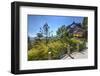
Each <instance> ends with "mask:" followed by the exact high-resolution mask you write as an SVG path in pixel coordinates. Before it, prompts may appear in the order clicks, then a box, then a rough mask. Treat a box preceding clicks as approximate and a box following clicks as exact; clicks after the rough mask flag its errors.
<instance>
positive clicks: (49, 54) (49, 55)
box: [48, 51, 51, 60]
mask: <svg viewBox="0 0 100 76" xmlns="http://www.w3.org/2000/svg"><path fill="white" fill-rule="evenodd" d="M48 60H51V52H50V51H49V52H48Z"/></svg>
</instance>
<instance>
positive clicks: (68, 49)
mask: <svg viewBox="0 0 100 76" xmlns="http://www.w3.org/2000/svg"><path fill="white" fill-rule="evenodd" d="M67 51H68V52H67V53H68V55H70V45H68V47H67Z"/></svg>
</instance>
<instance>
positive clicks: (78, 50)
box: [76, 43, 79, 52]
mask: <svg viewBox="0 0 100 76" xmlns="http://www.w3.org/2000/svg"><path fill="white" fill-rule="evenodd" d="M76 46H77V52H79V43H78V44H77V45H76Z"/></svg>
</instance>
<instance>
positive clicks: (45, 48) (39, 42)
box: [28, 18, 87, 61]
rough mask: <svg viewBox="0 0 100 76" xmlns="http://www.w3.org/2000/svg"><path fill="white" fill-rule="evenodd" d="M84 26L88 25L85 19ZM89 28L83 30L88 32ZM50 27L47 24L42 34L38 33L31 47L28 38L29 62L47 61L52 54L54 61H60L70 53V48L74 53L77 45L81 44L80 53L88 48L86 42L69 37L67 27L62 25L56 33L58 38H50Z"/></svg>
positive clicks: (41, 30) (42, 29)
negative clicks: (49, 54)
mask: <svg viewBox="0 0 100 76" xmlns="http://www.w3.org/2000/svg"><path fill="white" fill-rule="evenodd" d="M83 24H84V25H87V18H84V20H83ZM86 28H87V26H84V28H83V29H85V30H86ZM49 29H50V27H49V26H48V24H47V23H46V24H45V25H44V26H43V28H40V32H39V33H37V37H36V38H35V39H34V40H33V42H32V45H30V38H28V48H30V47H31V48H30V49H28V50H29V51H28V60H29V61H31V60H47V59H48V53H49V52H51V58H52V59H60V58H62V57H63V56H64V55H65V54H67V53H68V46H70V51H71V53H73V52H74V51H76V50H77V44H79V51H81V50H83V49H84V48H86V40H85V39H84V38H83V39H78V38H75V37H73V36H72V35H69V33H68V29H67V27H66V26H65V25H62V26H61V27H59V28H58V30H57V31H56V36H55V37H53V36H50V31H49Z"/></svg>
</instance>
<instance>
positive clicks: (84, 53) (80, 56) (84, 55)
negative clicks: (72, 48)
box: [62, 49, 88, 60]
mask: <svg viewBox="0 0 100 76" xmlns="http://www.w3.org/2000/svg"><path fill="white" fill-rule="evenodd" d="M70 56H71V57H70ZM70 56H68V55H67V54H66V55H65V56H64V57H63V58H62V60H65V59H72V58H74V59H84V58H88V49H86V50H84V51H82V52H74V53H72V54H70Z"/></svg>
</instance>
